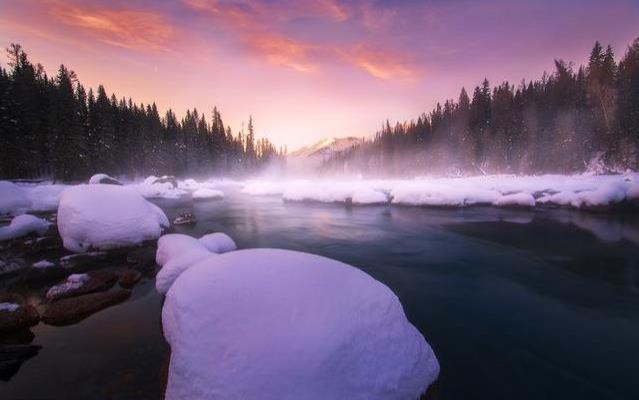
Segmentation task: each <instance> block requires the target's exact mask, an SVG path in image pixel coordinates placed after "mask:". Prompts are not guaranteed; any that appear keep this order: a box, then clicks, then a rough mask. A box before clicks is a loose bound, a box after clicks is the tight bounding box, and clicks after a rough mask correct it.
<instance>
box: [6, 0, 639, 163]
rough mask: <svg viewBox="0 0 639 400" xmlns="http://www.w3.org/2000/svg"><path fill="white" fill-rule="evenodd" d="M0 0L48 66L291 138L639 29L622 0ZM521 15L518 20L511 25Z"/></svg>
mask: <svg viewBox="0 0 639 400" xmlns="http://www.w3.org/2000/svg"><path fill="white" fill-rule="evenodd" d="M0 3H5V4H3V7H4V8H5V10H6V12H5V13H4V16H3V17H0V21H2V22H3V24H2V27H0V40H1V41H2V42H3V43H4V44H5V45H6V46H8V44H10V43H19V44H21V45H22V46H23V48H24V49H25V50H26V52H27V53H28V54H29V56H30V58H31V59H32V60H33V61H34V62H39V63H41V64H42V65H43V66H44V67H45V70H46V71H47V72H48V74H49V75H52V72H53V71H55V70H56V69H57V67H58V66H59V65H60V64H64V65H65V66H66V67H68V68H69V69H71V70H73V71H75V72H76V74H77V75H78V77H79V79H80V81H81V82H83V83H84V84H86V86H87V88H89V87H91V88H94V89H95V88H97V86H98V85H99V84H102V85H104V86H105V88H106V90H107V92H108V94H109V95H110V94H111V93H114V94H115V95H116V97H118V98H122V97H126V98H132V99H133V100H134V101H135V102H136V103H137V104H139V103H141V102H143V103H145V104H150V103H152V102H155V103H156V104H157V106H158V109H159V110H160V111H161V114H164V112H165V111H166V110H168V109H172V110H173V111H174V112H175V113H176V115H178V117H182V116H184V115H185V113H186V111H187V110H190V109H193V108H197V109H198V110H199V111H200V112H201V113H204V115H206V116H207V119H209V117H210V112H211V110H212V109H213V107H214V106H217V107H218V109H219V110H221V112H222V115H223V117H224V121H225V124H226V125H230V126H231V127H232V129H233V132H238V131H240V129H241V128H242V126H244V125H246V123H247V122H248V118H249V115H252V116H253V118H254V120H255V121H256V134H257V136H258V137H264V138H267V139H268V140H270V141H271V142H272V143H274V144H275V145H276V146H277V147H281V146H287V147H288V149H289V151H295V150H298V149H301V148H303V147H305V146H308V145H312V144H314V143H316V142H318V141H320V140H323V139H326V138H333V137H339V138H341V137H349V136H354V137H367V138H370V137H371V136H372V135H374V134H375V132H377V131H378V130H379V129H380V127H381V126H382V124H383V122H384V121H385V120H390V121H393V122H395V121H397V122H402V121H408V120H411V119H414V118H416V117H417V116H418V115H419V114H421V113H422V112H427V111H429V110H431V109H432V108H433V107H434V106H435V105H436V104H437V103H438V102H441V103H443V102H444V101H445V100H446V99H451V98H457V96H458V94H459V92H460V90H461V88H462V87H464V88H466V90H467V91H468V92H471V91H472V89H473V87H474V86H476V85H478V84H480V82H481V81H482V80H483V79H484V78H487V79H488V80H489V81H490V82H491V84H492V85H493V86H494V85H496V84H498V83H501V82H503V81H509V82H510V83H512V84H515V85H516V84H518V83H519V82H520V81H521V80H522V79H525V80H526V81H530V80H533V79H538V78H539V77H540V76H541V75H542V74H543V73H544V71H552V63H553V60H554V59H564V60H566V61H568V62H574V63H575V65H576V66H579V65H581V64H584V62H585V61H586V57H587V55H588V53H589V51H590V49H591V47H592V45H593V43H594V42H595V41H597V40H599V41H600V42H601V43H602V44H603V45H604V46H605V45H606V44H611V45H612V46H613V49H614V50H615V57H616V58H617V59H618V58H620V57H621V56H622V55H623V53H624V52H625V50H626V48H627V46H628V45H630V44H631V43H632V40H633V39H634V38H635V37H636V36H637V34H638V33H639V32H637V31H636V27H635V26H634V25H633V22H634V21H636V20H637V18H639V4H633V3H632V2H630V1H622V0H619V1H614V2H603V1H589V2H587V3H586V4H580V5H579V6H580V7H579V8H578V9H577V8H576V7H577V5H576V3H575V2H574V1H562V2H557V4H551V5H549V4H538V5H537V4H533V2H530V1H520V2H516V3H512V4H511V3H508V4H505V3H504V2H503V1H492V2H490V3H484V4H481V5H477V4H469V3H468V2H465V1H458V2H453V3H445V2H441V1H431V2H427V3H423V4H422V3H417V2H398V3H392V4H389V3H387V2H355V3H348V4H345V3H342V2H337V1H320V2H311V1H304V2H299V3H296V5H295V6H294V7H285V4H284V3H283V2H280V1H273V2H268V3H260V2H252V1H242V2H216V1H206V0H184V1H181V2H175V3H171V4H153V2H149V1H138V2H136V3H135V4H133V5H127V4H126V3H125V2H120V1H118V2H111V3H110V4H107V3H106V2H103V1H90V2H84V3H80V2H75V1H73V2H60V1H55V0H53V1H45V2H34V1H31V0H29V1H24V2H20V3H19V4H18V3H11V2H4V1H0ZM492 7H500V8H501V9H502V11H503V12H502V15H504V13H505V15H507V16H510V17H512V18H493V17H491V18H490V19H489V21H490V22H491V23H490V24H483V25H481V26H480V25H479V24H476V23H475V24H474V25H471V28H470V29H465V30H455V29H452V30H451V27H454V26H456V25H459V24H465V23H467V22H466V20H468V19H470V20H474V21H481V22H485V18H484V17H486V16H488V15H489V14H490V12H491V11H490V10H491V9H492ZM504 7H505V8H504ZM271 14H275V15H277V18H274V19H272V20H271V19H268V18H267V17H268V16H269V15H271ZM526 14H528V15H530V17H526V18H525V21H518V20H517V19H516V17H517V16H518V15H526ZM593 19H595V20H596V22H593ZM406 21H407V22H406ZM424 21H426V24H424V26H423V27H419V24H423V23H424ZM402 22H405V23H406V25H407V26H408V27H409V29H407V30H406V31H402ZM539 23H544V24H545V27H546V29H544V31H543V32H539V31H538V29H537V28H538V25H539ZM513 24H515V25H516V26H517V27H518V28H519V29H518V32H517V33H512V32H511V34H510V36H509V37H508V38H507V39H504V38H503V36H502V35H501V34H500V32H502V33H503V32H504V31H510V30H511V29H512V27H513V26H514V25H513ZM212 25H215V26H212ZM404 29H405V28H404ZM451 31H453V32H455V34H453V35H448V36H450V37H448V36H446V37H444V35H443V33H447V34H450V32H451ZM438 32H439V33H438ZM473 32H474V33H473ZM474 34H475V37H472V40H471V36H473V35H474ZM79 35H82V36H81V37H82V38H83V39H82V40H78V39H77V38H78V37H80V36H79ZM499 40H501V41H499ZM52 41H53V42H55V44H56V46H51V42H52ZM495 41H497V42H496V43H497V44H499V45H498V46H493V45H491V43H495ZM78 51H80V53H78ZM107 60H108V61H107ZM513 60H514V61H513ZM0 65H6V61H4V60H3V62H2V63H1V64H0ZM123 65H124V66H126V67H122V66H123ZM326 116H330V117H326Z"/></svg>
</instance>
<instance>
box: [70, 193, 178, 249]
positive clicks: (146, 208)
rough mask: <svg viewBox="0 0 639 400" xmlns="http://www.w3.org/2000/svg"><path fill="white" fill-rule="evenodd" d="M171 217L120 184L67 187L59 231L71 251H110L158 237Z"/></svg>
mask: <svg viewBox="0 0 639 400" xmlns="http://www.w3.org/2000/svg"><path fill="white" fill-rule="evenodd" d="M168 226H169V220H168V219H167V217H166V215H165V214H164V212H163V211H162V210H160V208H158V207H157V206H156V205H154V204H152V203H150V202H148V201H147V200H145V199H144V198H143V197H142V196H141V195H140V194H139V193H137V192H136V191H135V190H133V189H131V188H128V187H124V186H116V185H79V186H74V187H72V188H70V189H67V190H65V191H64V193H63V194H62V197H61V198H60V205H59V207H58V230H59V231H60V236H61V237H62V240H63V242H64V247H65V248H66V249H68V250H71V251H74V252H78V253H82V252H86V251H87V250H89V249H100V250H107V249H112V248H117V247H125V246H132V245H136V244H139V243H142V242H144V241H146V240H152V239H157V238H158V237H159V236H160V234H161V233H162V228H165V227H168Z"/></svg>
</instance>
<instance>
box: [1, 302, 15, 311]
mask: <svg viewBox="0 0 639 400" xmlns="http://www.w3.org/2000/svg"><path fill="white" fill-rule="evenodd" d="M18 308H20V304H16V303H0V311H6V312H15V311H16V310H17V309H18Z"/></svg>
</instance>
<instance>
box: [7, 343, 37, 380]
mask: <svg viewBox="0 0 639 400" xmlns="http://www.w3.org/2000/svg"><path fill="white" fill-rule="evenodd" d="M41 348H42V347H41V346H34V345H30V344H26V345H25V344H17V345H16V344H14V345H0V380H3V381H8V380H9V379H11V377H13V376H14V375H15V374H16V373H17V372H18V370H19V369H20V366H22V364H23V363H24V362H25V361H27V360H29V359H30V358H32V357H35V356H36V355H37V354H38V352H39V351H40V349H41Z"/></svg>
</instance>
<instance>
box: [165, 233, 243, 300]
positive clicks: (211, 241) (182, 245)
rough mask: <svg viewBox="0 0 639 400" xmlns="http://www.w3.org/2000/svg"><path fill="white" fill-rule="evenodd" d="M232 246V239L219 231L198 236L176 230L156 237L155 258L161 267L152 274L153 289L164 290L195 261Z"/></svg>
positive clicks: (230, 249)
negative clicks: (158, 237)
mask: <svg viewBox="0 0 639 400" xmlns="http://www.w3.org/2000/svg"><path fill="white" fill-rule="evenodd" d="M236 248H237V246H236V245H235V242H234V241H233V239H231V238H230V237H229V236H228V235H226V234H224V233H221V232H216V233H210V234H208V235H204V236H202V237H201V238H200V239H195V238H193V237H191V236H187V235H182V234H177V233H172V234H168V235H164V236H162V237H160V239H159V240H158V249H157V252H156V257H155V260H156V262H157V263H158V264H159V265H160V266H162V269H160V271H158V273H157V275H156V277H155V288H156V289H157V291H158V292H160V293H166V292H167V291H168V290H169V288H170V287H171V285H172V284H173V282H174V281H175V280H176V279H177V278H178V276H180V275H181V274H182V273H183V272H184V271H186V270H187V269H188V268H190V267H192V266H193V265H195V263H196V262H197V261H200V260H202V259H204V258H206V257H210V256H214V255H215V254H221V253H226V252H229V251H233V250H235V249H236Z"/></svg>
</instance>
